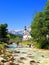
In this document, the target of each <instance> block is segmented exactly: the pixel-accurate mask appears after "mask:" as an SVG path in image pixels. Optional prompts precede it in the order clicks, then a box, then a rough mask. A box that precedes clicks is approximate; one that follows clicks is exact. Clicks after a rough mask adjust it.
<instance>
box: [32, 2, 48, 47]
mask: <svg viewBox="0 0 49 65" xmlns="http://www.w3.org/2000/svg"><path fill="white" fill-rule="evenodd" d="M48 3H49V1H48V2H47V4H46V7H45V9H44V11H43V12H39V13H37V14H36V16H35V17H34V20H33V21H32V24H31V36H32V38H33V40H34V41H36V42H37V43H36V44H37V45H38V47H39V48H49V4H48ZM47 35H48V36H47ZM47 37H48V38H47Z"/></svg>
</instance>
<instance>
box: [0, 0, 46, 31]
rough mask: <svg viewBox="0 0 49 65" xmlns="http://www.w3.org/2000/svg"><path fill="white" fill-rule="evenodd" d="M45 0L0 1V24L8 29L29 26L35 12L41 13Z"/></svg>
mask: <svg viewBox="0 0 49 65" xmlns="http://www.w3.org/2000/svg"><path fill="white" fill-rule="evenodd" d="M46 1H47V0H0V24H2V23H7V24H8V29H16V30H19V29H23V28H24V26H30V24H31V22H32V20H33V18H34V16H35V15H36V13H37V12H40V11H43V9H44V6H45V4H46Z"/></svg>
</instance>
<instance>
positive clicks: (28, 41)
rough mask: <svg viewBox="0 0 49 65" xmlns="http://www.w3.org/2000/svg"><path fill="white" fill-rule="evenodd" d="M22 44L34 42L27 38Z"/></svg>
mask: <svg viewBox="0 0 49 65" xmlns="http://www.w3.org/2000/svg"><path fill="white" fill-rule="evenodd" d="M22 44H24V45H27V44H32V42H31V40H26V41H22Z"/></svg>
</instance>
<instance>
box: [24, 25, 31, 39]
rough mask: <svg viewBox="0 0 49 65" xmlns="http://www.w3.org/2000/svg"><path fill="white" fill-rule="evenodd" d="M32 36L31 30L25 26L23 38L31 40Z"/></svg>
mask: <svg viewBox="0 0 49 65" xmlns="http://www.w3.org/2000/svg"><path fill="white" fill-rule="evenodd" d="M30 38H31V35H30V32H29V31H28V30H27V27H26V26H25V27H24V31H23V40H29V39H30Z"/></svg>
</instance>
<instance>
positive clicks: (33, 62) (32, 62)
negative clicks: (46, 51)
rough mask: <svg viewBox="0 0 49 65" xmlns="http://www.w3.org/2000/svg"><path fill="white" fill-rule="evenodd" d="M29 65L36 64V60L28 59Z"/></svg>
mask: <svg viewBox="0 0 49 65" xmlns="http://www.w3.org/2000/svg"><path fill="white" fill-rule="evenodd" d="M30 65H38V64H37V62H36V61H34V60H31V61H30Z"/></svg>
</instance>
